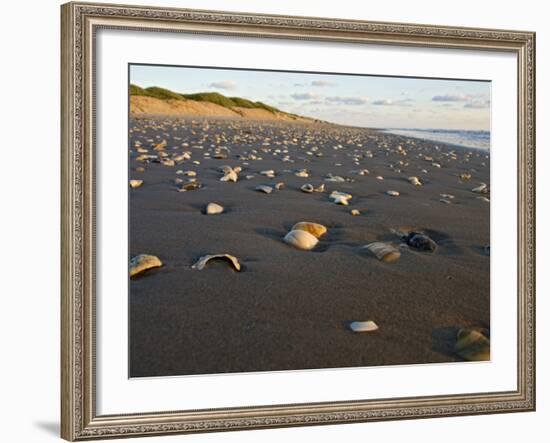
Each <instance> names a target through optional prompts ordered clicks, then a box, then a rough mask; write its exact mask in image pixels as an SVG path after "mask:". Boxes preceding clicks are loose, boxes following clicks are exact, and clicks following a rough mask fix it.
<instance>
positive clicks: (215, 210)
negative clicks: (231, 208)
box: [205, 203, 223, 215]
mask: <svg viewBox="0 0 550 443" xmlns="http://www.w3.org/2000/svg"><path fill="white" fill-rule="evenodd" d="M205 212H206V213H207V214H208V215H214V214H221V213H222V212H223V206H221V205H218V204H217V203H208V204H207V205H206V210H205Z"/></svg>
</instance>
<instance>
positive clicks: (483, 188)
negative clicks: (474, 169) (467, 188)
mask: <svg viewBox="0 0 550 443" xmlns="http://www.w3.org/2000/svg"><path fill="white" fill-rule="evenodd" d="M472 192H476V193H478V194H487V192H489V190H488V189H487V185H486V184H485V183H480V185H479V186H478V187H476V188H474V189H472Z"/></svg>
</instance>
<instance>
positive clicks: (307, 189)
mask: <svg viewBox="0 0 550 443" xmlns="http://www.w3.org/2000/svg"><path fill="white" fill-rule="evenodd" d="M300 189H301V190H302V191H303V192H307V193H309V194H310V193H312V192H313V191H314V190H315V188H314V187H313V185H311V184H309V183H306V184H305V185H303V186H302V187H301V188H300Z"/></svg>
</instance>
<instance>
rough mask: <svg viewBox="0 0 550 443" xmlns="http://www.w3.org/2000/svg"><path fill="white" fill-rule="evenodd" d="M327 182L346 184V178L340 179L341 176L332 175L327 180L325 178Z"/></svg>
mask: <svg viewBox="0 0 550 443" xmlns="http://www.w3.org/2000/svg"><path fill="white" fill-rule="evenodd" d="M325 181H326V182H334V183H344V182H345V181H346V179H345V178H343V177H340V176H339V175H332V174H330V175H329V176H328V177H327V178H325Z"/></svg>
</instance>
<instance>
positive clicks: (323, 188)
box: [313, 183, 325, 192]
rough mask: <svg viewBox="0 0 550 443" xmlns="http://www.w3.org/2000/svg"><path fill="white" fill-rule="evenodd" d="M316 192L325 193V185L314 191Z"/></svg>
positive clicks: (322, 184)
mask: <svg viewBox="0 0 550 443" xmlns="http://www.w3.org/2000/svg"><path fill="white" fill-rule="evenodd" d="M313 190H314V191H315V192H325V184H324V183H321V184H320V185H319V186H317V187H316V188H314V189H313Z"/></svg>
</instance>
